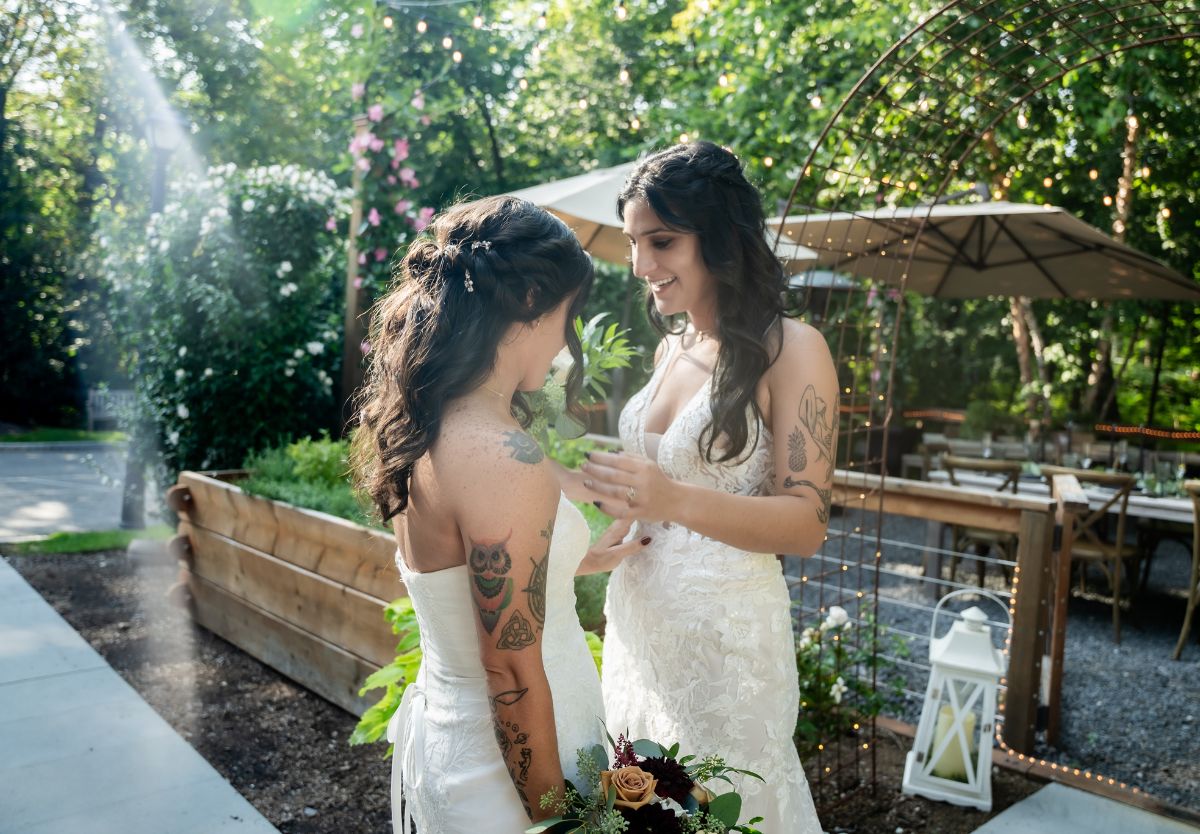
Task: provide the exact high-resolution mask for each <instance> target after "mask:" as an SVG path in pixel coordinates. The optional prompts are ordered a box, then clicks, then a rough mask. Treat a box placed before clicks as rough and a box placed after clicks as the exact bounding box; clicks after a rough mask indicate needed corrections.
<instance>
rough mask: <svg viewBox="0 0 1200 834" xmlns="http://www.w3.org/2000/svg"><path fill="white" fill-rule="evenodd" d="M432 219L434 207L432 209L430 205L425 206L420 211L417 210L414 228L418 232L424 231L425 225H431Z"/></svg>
mask: <svg viewBox="0 0 1200 834" xmlns="http://www.w3.org/2000/svg"><path fill="white" fill-rule="evenodd" d="M432 219H433V209H431V208H430V207H429V206H425V207H424V208H422V209H421V210H420V211H419V212H417V216H416V219H415V220H413V228H414V229H416V230H417V231H418V232H421V231H424V230H425V227H426V226H428V225H429V221H430V220H432Z"/></svg>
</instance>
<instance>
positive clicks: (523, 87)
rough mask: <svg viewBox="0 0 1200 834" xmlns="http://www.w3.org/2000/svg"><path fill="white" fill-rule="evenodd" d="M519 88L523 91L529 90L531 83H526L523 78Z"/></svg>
mask: <svg viewBox="0 0 1200 834" xmlns="http://www.w3.org/2000/svg"><path fill="white" fill-rule="evenodd" d="M517 86H518V87H520V88H521V89H522V90H528V89H529V82H528V81H526V80H525V79H524V78H522V79H521V80H520V81H518V82H517Z"/></svg>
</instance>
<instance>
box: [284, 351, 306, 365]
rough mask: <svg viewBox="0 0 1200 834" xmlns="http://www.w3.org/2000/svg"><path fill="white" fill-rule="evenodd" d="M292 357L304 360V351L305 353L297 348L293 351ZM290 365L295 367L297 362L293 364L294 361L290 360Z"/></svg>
mask: <svg viewBox="0 0 1200 834" xmlns="http://www.w3.org/2000/svg"><path fill="white" fill-rule="evenodd" d="M292 356H294V357H295V358H297V359H303V358H304V351H303V350H301V349H300V348H296V349H295V350H293V351H292ZM288 364H289V365H295V364H296V363H295V362H292V361H290V360H289V362H288Z"/></svg>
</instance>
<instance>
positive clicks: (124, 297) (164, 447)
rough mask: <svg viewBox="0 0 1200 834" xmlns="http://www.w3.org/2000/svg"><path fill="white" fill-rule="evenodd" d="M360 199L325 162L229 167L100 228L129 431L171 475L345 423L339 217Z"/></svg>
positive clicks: (99, 254)
mask: <svg viewBox="0 0 1200 834" xmlns="http://www.w3.org/2000/svg"><path fill="white" fill-rule="evenodd" d="M348 206H349V193H348V192H347V191H345V190H344V189H339V188H338V187H337V186H336V185H335V183H334V182H333V180H331V179H330V178H329V177H327V176H325V175H324V174H322V173H319V172H314V171H309V170H305V169H302V168H299V167H297V166H293V165H286V166H281V165H272V166H267V167H257V168H246V169H239V168H237V167H236V166H234V165H223V166H218V167H214V168H210V169H209V170H208V172H207V174H206V175H204V176H199V177H192V178H189V179H185V180H183V181H182V182H179V183H177V184H176V187H174V188H173V189H172V193H171V199H170V201H169V202H168V204H167V205H166V207H165V208H164V210H163V211H162V212H161V213H159V214H154V215H151V218H150V221H149V223H148V224H146V225H142V224H141V223H139V222H133V221H130V220H128V219H125V218H120V217H116V218H114V219H113V220H111V221H110V223H109V225H108V227H107V228H105V229H103V230H102V231H101V232H100V233H99V234H98V236H97V239H96V242H95V247H94V257H95V260H96V263H97V266H98V269H97V271H98V273H99V276H100V278H101V281H102V285H103V286H104V287H105V290H106V293H107V295H108V318H109V322H110V324H111V326H112V328H113V331H114V335H115V336H116V337H117V340H118V342H119V344H120V346H121V352H122V361H123V364H124V366H125V371H126V373H127V374H128V375H129V377H130V379H132V380H133V382H134V387H135V390H136V392H137V395H138V396H137V400H138V415H137V419H136V423H135V425H134V426H131V427H130V428H131V430H132V434H133V435H134V440H135V442H136V443H137V444H138V446H139V448H140V449H141V451H142V454H143V455H147V456H151V457H148V458H147V459H155V460H156V461H157V462H158V463H159V464H161V466H162V468H163V470H164V471H163V472H162V473H161V474H162V475H163V476H164V477H166V478H167V479H173V477H174V473H175V472H178V471H179V470H181V469H187V468H196V469H206V468H224V467H236V466H238V465H240V464H241V461H242V460H243V458H244V457H245V455H246V453H247V452H249V451H251V450H255V449H261V448H263V447H265V446H267V445H269V444H272V443H277V442H279V441H281V440H284V439H290V438H293V437H298V436H307V435H312V434H315V433H316V432H317V431H318V430H320V429H322V428H330V427H333V426H336V424H337V420H338V412H337V407H336V404H335V402H334V396H335V390H334V379H335V377H336V376H337V375H338V374H339V373H340V370H339V368H340V361H341V355H342V344H341V340H342V335H341V330H342V315H343V312H342V309H343V308H342V304H343V283H344V281H345V254H344V253H345V249H344V245H345V243H344V231H345V230H344V228H343V229H342V234H341V235H339V230H338V224H336V223H330V222H329V220H330V218H336V217H343V218H344V217H346V216H347V215H348V214H349V209H348ZM341 225H342V226H343V227H344V226H345V223H344V222H343V223H342V224H341Z"/></svg>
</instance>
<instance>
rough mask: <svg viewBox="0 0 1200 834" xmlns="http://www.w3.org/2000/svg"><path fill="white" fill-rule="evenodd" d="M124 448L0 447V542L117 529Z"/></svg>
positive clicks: (74, 445)
mask: <svg viewBox="0 0 1200 834" xmlns="http://www.w3.org/2000/svg"><path fill="white" fill-rule="evenodd" d="M124 477H125V448H124V447H123V446H117V445H112V444H102V443H0V541H12V540H15V539H21V538H27V537H30V536H37V535H44V534H47V533H56V532H59V531H60V530H61V531H81V530H116V529H117V528H118V527H120V526H121V484H122V482H123V480H124Z"/></svg>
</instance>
